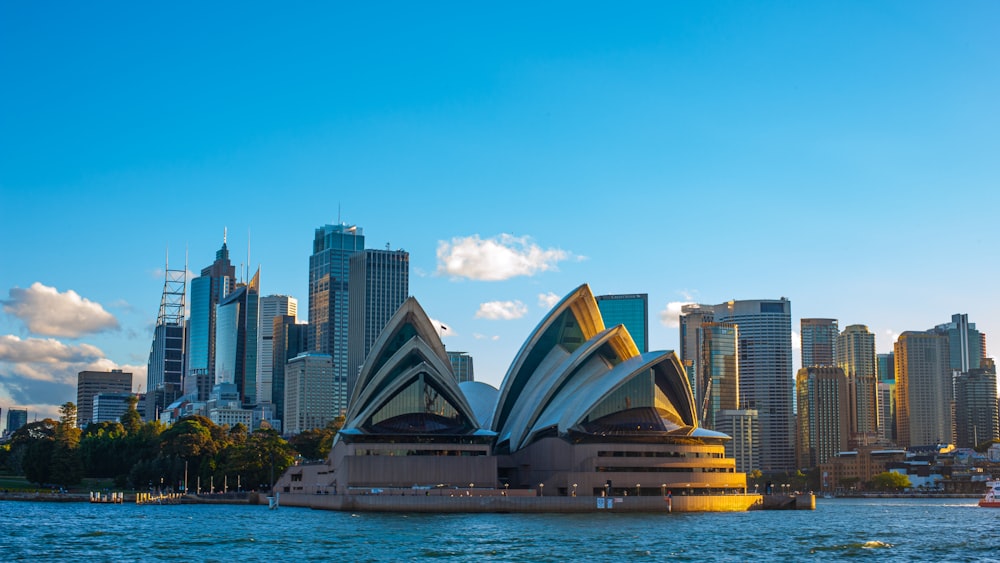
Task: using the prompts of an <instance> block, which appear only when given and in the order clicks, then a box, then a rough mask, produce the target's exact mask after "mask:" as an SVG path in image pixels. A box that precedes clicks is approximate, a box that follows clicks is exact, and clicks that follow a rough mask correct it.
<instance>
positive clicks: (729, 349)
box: [695, 323, 740, 429]
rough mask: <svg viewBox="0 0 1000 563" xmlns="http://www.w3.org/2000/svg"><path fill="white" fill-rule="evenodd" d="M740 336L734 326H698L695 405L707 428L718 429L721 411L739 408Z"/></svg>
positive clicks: (702, 423)
mask: <svg viewBox="0 0 1000 563" xmlns="http://www.w3.org/2000/svg"><path fill="white" fill-rule="evenodd" d="M738 335H739V330H738V328H737V326H736V325H735V324H732V323H702V325H701V326H700V327H698V348H699V349H700V350H701V358H700V361H699V362H698V365H699V376H698V379H699V381H698V388H697V391H696V393H697V394H696V397H695V403H696V404H697V406H698V417H699V420H700V421H701V425H702V426H703V427H705V428H709V429H713V428H715V426H716V424H715V418H716V413H718V412H719V411H721V410H737V409H739V404H740V402H739V391H740V386H739V375H740V370H739V356H738V354H737V348H738V346H737V342H738Z"/></svg>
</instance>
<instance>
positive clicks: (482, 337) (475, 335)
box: [472, 332, 500, 342]
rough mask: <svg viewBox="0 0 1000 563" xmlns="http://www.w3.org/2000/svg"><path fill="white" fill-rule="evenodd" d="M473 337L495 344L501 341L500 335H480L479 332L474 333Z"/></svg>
mask: <svg viewBox="0 0 1000 563" xmlns="http://www.w3.org/2000/svg"><path fill="white" fill-rule="evenodd" d="M472 337H473V338H475V339H476V340H492V341H493V342H496V341H497V340H500V335H498V334H494V335H493V336H487V335H485V334H479V333H478V332H474V333H472Z"/></svg>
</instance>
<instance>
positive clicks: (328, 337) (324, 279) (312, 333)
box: [309, 224, 365, 388]
mask: <svg viewBox="0 0 1000 563" xmlns="http://www.w3.org/2000/svg"><path fill="white" fill-rule="evenodd" d="M364 248H365V237H364V234H363V231H362V229H361V228H360V227H357V226H355V225H350V226H349V225H345V224H340V225H324V226H322V227H320V228H318V229H316V233H315V236H314V237H313V253H312V255H311V256H310V257H309V350H310V351H312V352H320V353H323V354H329V355H330V357H331V358H332V360H333V376H334V377H335V378H337V379H338V380H339V381H343V382H344V384H345V388H346V383H347V371H348V370H347V365H348V358H347V340H348V328H347V327H348V315H349V309H348V280H349V277H350V259H351V255H352V254H354V253H356V252H360V251H362V250H364Z"/></svg>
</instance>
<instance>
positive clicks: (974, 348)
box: [930, 314, 986, 373]
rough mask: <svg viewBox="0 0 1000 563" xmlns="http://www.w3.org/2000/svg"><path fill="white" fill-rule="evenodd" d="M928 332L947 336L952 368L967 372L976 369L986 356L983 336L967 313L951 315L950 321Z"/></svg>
mask: <svg viewBox="0 0 1000 563" xmlns="http://www.w3.org/2000/svg"><path fill="white" fill-rule="evenodd" d="M930 332H933V333H935V334H940V335H942V336H947V337H948V355H949V358H951V364H950V365H951V369H952V370H955V371H960V372H962V373H967V372H968V371H969V370H970V369H978V368H979V365H980V362H981V360H982V359H983V358H984V357H986V354H985V350H984V346H983V338H982V337H981V335H980V333H979V331H978V330H976V323H970V322H969V315H966V314H955V315H952V316H951V322H950V323H945V324H940V325H937V326H936V327H934V328H933V329H931V331H930Z"/></svg>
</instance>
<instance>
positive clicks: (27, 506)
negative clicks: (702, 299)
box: [0, 499, 1000, 563]
mask: <svg viewBox="0 0 1000 563" xmlns="http://www.w3.org/2000/svg"><path fill="white" fill-rule="evenodd" d="M998 524H1000V510H990V509H983V508H979V507H978V506H976V501H975V500H972V499H969V500H961V499H941V500H922V499H878V500H862V499H833V500H826V499H820V500H818V501H817V509H816V510H815V511H773V512H772V511H768V512H747V513H721V514H660V515H657V514H646V515H643V514H620V513H619V514H615V513H607V512H595V513H593V514H552V515H538V514H479V515H470V514H455V515H440V514H439V515H427V514H369V513H361V514H351V513H341V512H326V511H315V510H308V509H299V508H290V507H283V508H281V509H280V510H274V511H271V510H267V507H266V506H204V505H202V506H190V505H175V506H135V505H128V504H125V505H91V504H89V503H70V504H62V503H34V502H0V530H3V533H2V534H0V553H2V559H3V560H4V561H26V560H31V561H54V560H59V561H65V560H71V559H72V560H77V561H81V560H82V561H153V560H156V561H224V562H226V563H232V562H234V561H263V560H274V561H331V560H333V561H336V560H342V561H426V560H435V561H440V560H444V561H483V560H487V561H567V560H581V559H586V560H590V561H615V562H618V561H663V560H672V561H706V560H716V561H747V560H754V559H767V560H773V559H779V560H802V559H821V560H830V559H852V560H853V559H857V558H859V557H860V558H867V557H872V558H877V559H878V560H880V561H882V560H897V561H913V560H924V561H942V560H956V559H961V560H964V561H976V560H996V559H997V558H1000V533H997V530H998Z"/></svg>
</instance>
